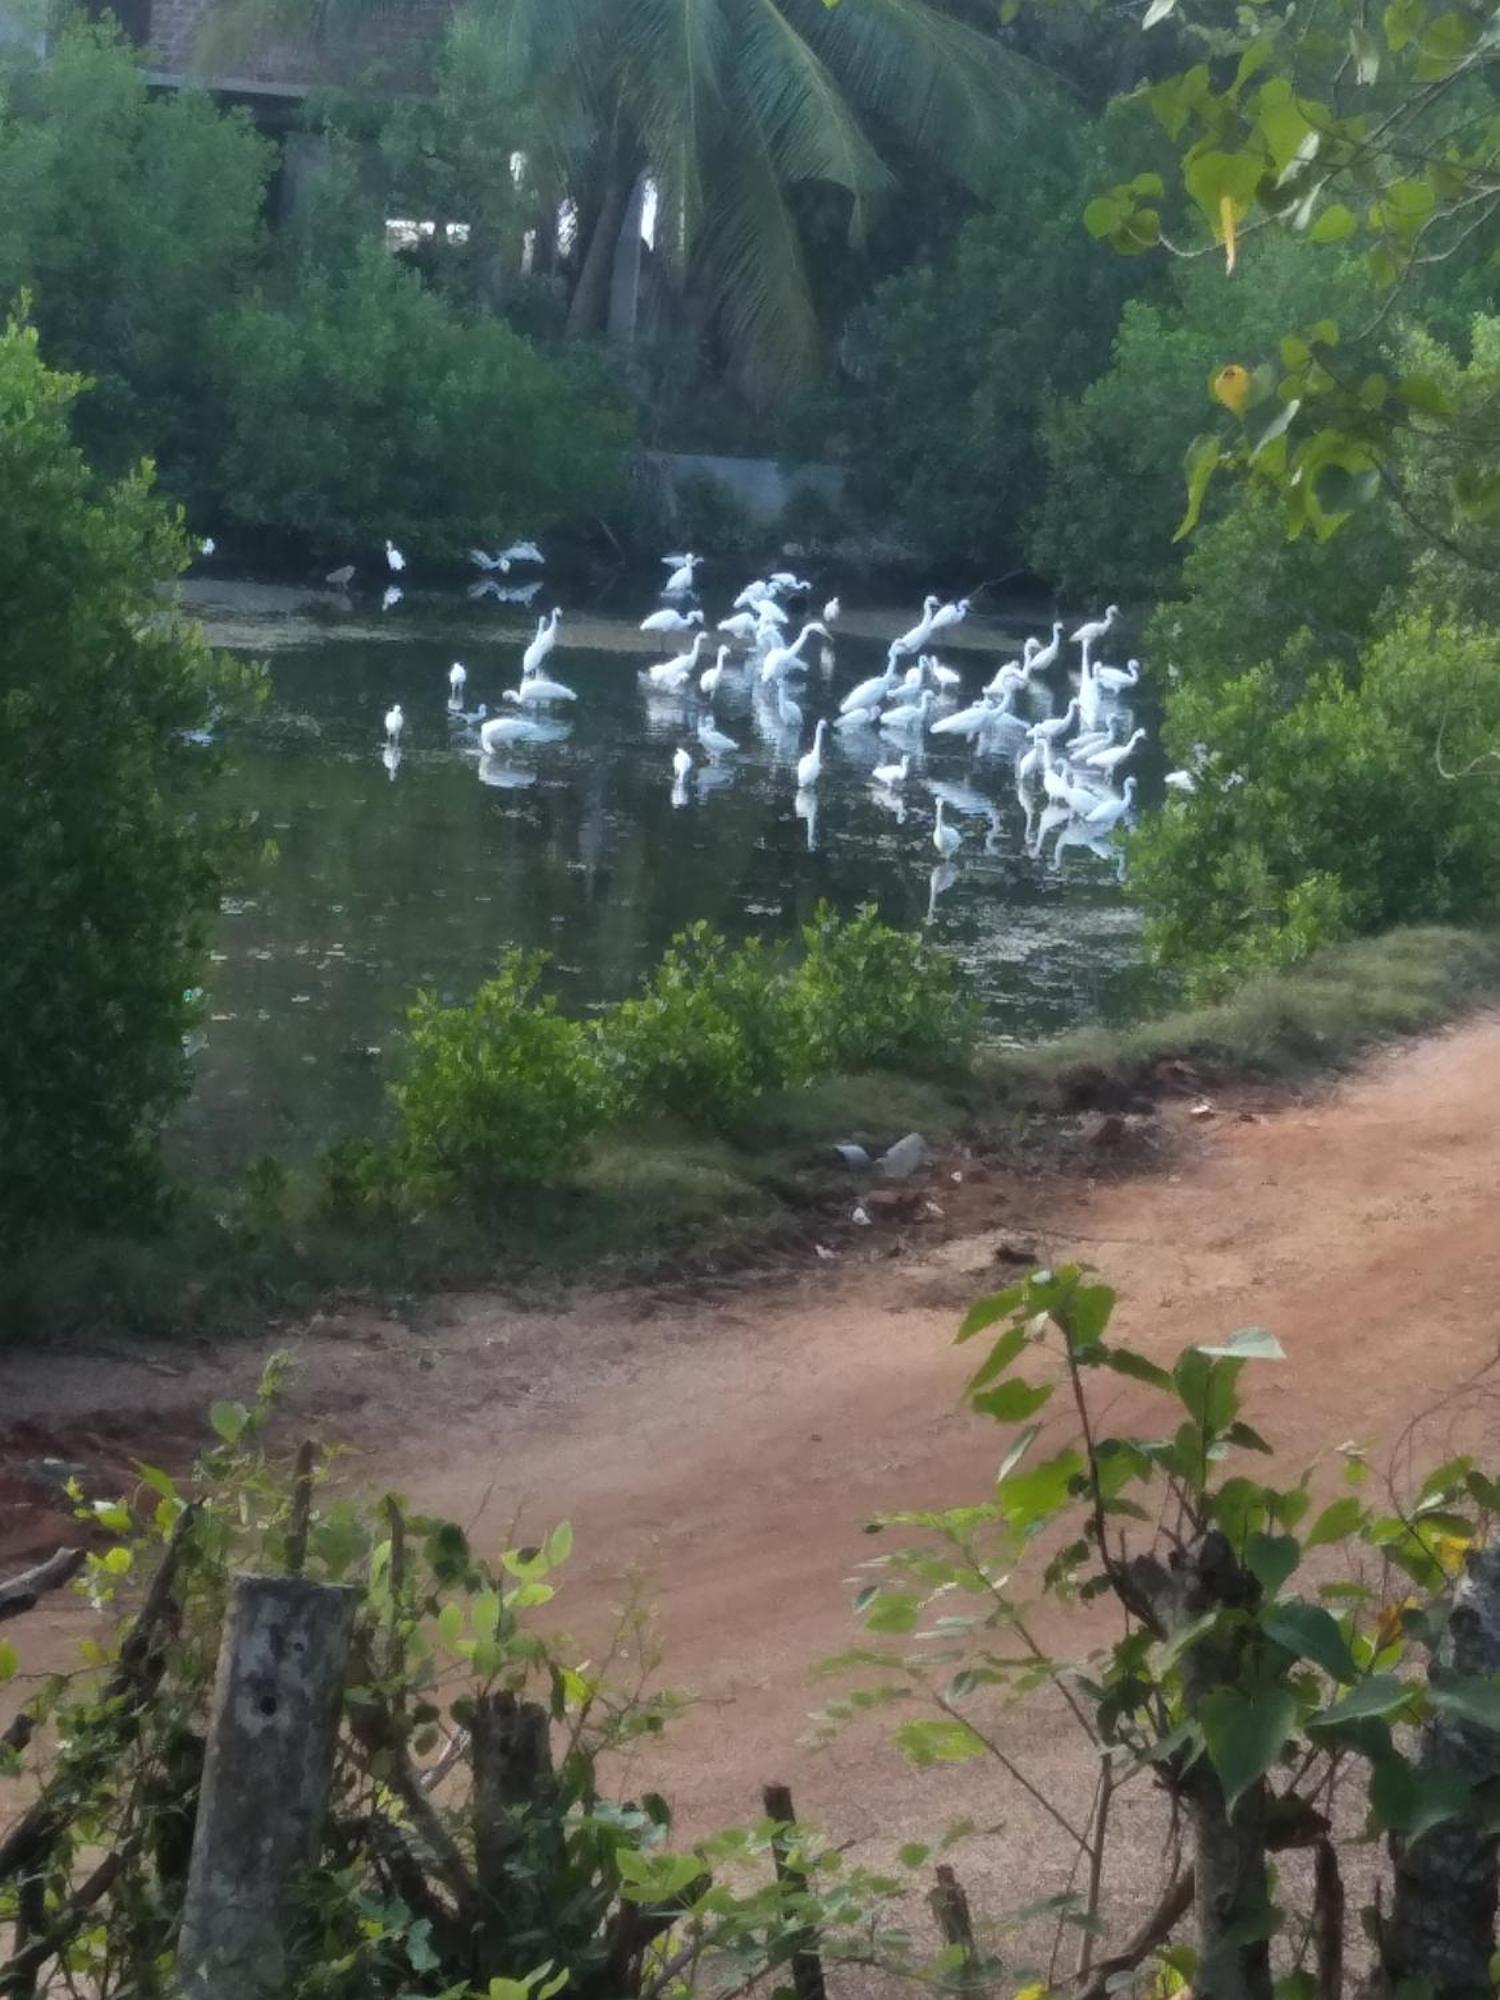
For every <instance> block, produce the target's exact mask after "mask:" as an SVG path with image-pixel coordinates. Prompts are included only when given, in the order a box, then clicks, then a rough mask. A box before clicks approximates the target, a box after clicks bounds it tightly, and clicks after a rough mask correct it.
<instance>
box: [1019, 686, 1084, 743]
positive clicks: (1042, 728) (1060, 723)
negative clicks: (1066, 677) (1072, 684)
mask: <svg viewBox="0 0 1500 2000" xmlns="http://www.w3.org/2000/svg"><path fill="white" fill-rule="evenodd" d="M1077 720H1078V697H1077V696H1076V695H1075V696H1074V697H1073V699H1072V700H1071V701H1070V702H1069V703H1068V705H1067V707H1066V708H1065V709H1064V710H1063V712H1062V714H1061V715H1049V716H1048V717H1047V719H1046V721H1045V722H1039V723H1037V724H1036V725H1035V727H1034V728H1033V730H1032V732H1031V733H1032V735H1033V736H1045V737H1046V739H1047V741H1048V742H1049V743H1055V742H1056V741H1057V739H1058V737H1059V736H1066V735H1067V733H1068V731H1069V730H1070V729H1071V728H1072V727H1073V724H1074V723H1075V722H1076V721H1077Z"/></svg>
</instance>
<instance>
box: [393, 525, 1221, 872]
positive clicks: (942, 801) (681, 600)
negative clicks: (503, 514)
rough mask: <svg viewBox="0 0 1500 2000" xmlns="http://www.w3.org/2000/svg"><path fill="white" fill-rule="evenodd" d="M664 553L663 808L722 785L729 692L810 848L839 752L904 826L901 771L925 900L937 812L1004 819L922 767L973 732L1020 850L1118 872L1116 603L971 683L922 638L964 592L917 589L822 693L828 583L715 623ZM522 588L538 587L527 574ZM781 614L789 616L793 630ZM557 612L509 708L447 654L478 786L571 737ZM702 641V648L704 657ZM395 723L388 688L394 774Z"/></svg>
mask: <svg viewBox="0 0 1500 2000" xmlns="http://www.w3.org/2000/svg"><path fill="white" fill-rule="evenodd" d="M386 557H387V562H388V564H389V566H390V568H391V571H392V573H393V574H396V573H399V571H400V570H401V569H402V568H404V566H405V564H404V558H403V557H402V555H401V552H400V550H399V549H397V548H395V546H394V545H393V544H387V549H386ZM471 559H472V561H473V562H474V564H475V565H476V567H478V568H480V569H481V570H482V571H483V572H484V573H485V581H486V582H487V583H491V582H493V579H494V578H495V576H496V575H503V574H506V573H507V572H508V571H509V570H510V568H511V566H512V565H513V564H515V563H529V564H540V563H541V562H542V561H543V557H542V552H541V550H540V549H539V548H538V547H537V546H536V544H535V543H534V542H529V541H528V542H516V543H514V544H512V545H511V547H510V548H508V549H504V550H501V551H500V552H498V553H497V554H495V555H490V554H488V553H486V552H485V551H484V550H482V549H475V550H473V551H471ZM662 561H663V563H664V564H665V565H666V567H667V569H668V571H669V574H668V577H667V581H666V583H665V585H664V586H663V588H662V591H661V597H662V599H663V604H662V606H661V608H659V609H656V610H653V611H651V612H650V613H649V614H648V615H647V616H646V617H645V618H644V619H643V620H642V621H641V625H640V629H641V630H642V631H643V632H646V633H649V634H653V635H662V636H664V637H671V638H676V639H679V640H683V641H687V642H688V643H687V644H686V646H685V649H684V650H682V651H679V652H676V653H673V654H671V655H669V656H667V657H665V658H663V659H660V660H657V661H655V662H653V663H652V664H650V665H648V666H646V667H644V668H642V669H641V671H640V676H639V678H640V684H641V689H642V693H643V697H644V699H645V701H646V704H647V708H648V713H649V714H650V716H651V719H652V720H653V722H654V723H655V724H656V726H657V728H658V730H670V729H674V728H675V729H680V731H681V733H682V738H683V740H681V741H679V743H678V745H677V747H676V748H675V750H674V752H673V755H672V759H671V778H670V782H671V799H672V803H673V805H674V806H678V807H682V806H687V805H688V804H689V803H690V802H691V801H692V799H693V796H694V793H695V792H696V793H697V795H698V797H699V798H700V799H701V798H704V797H706V796H707V795H708V794H709V793H710V792H712V791H713V790H714V789H716V788H717V787H718V786H719V785H721V784H723V783H726V782H729V781H730V779H731V777H732V772H733V767H734V763H735V760H736V759H737V758H738V757H739V755H740V751H741V736H742V735H743V725H741V724H737V725H736V726H737V727H739V728H740V731H741V735H740V736H737V735H732V734H730V732H729V730H728V729H726V728H725V727H724V726H723V722H722V721H721V705H722V704H724V703H726V702H728V701H733V702H734V703H735V705H736V708H737V710H738V711H739V712H742V713H745V714H747V715H748V721H749V726H750V727H751V728H752V729H753V730H754V731H755V732H756V734H757V735H758V736H759V737H760V738H761V739H762V741H763V742H764V743H765V744H766V745H767V746H768V747H769V749H770V751H771V754H772V759H773V762H774V763H777V764H784V765H785V766H786V767H787V768H788V769H789V771H790V773H791V774H793V775H794V776H795V795H794V810H795V812H796V814H797V816H798V818H799V819H801V820H802V821H803V822H804V824H805V826H806V830H807V842H808V846H809V847H816V845H817V844H818V838H819V834H818V801H819V787H820V785H821V783H822V781H823V779H824V777H825V774H826V773H827V771H828V770H829V767H830V765H831V763H832V762H833V761H834V760H835V759H837V760H838V761H839V762H841V763H844V764H846V765H852V766H854V767H855V768H856V769H858V768H861V767H862V768H863V770H864V771H865V773H866V775H867V778H868V785H869V792H870V795H871V797H872V798H873V799H874V800H875V801H876V803H877V804H879V805H880V806H881V807H883V808H884V809H885V810H887V811H888V812H890V813H892V814H893V816H894V817H895V818H896V820H897V821H898V822H899V823H903V824H904V823H905V820H906V818H907V816H908V811H909V799H910V796H911V789H912V782H913V780H914V779H917V780H921V781H922V782H924V783H925V789H926V792H927V794H928V795H929V797H930V798H931V801H932V811H933V817H932V823H931V829H930V839H931V845H932V848H933V850H934V851H935V853H936V856H937V865H936V867H935V868H934V870H933V881H932V895H933V898H934V900H935V899H936V897H937V896H938V895H939V894H940V893H941V892H942V890H943V889H944V888H946V887H947V886H948V885H949V883H951V881H952V880H953V879H954V878H955V867H954V864H955V860H956V857H957V856H958V855H959V852H960V850H961V849H962V848H963V847H964V845H965V842H966V840H967V838H968V836H967V835H966V834H965V832H963V831H962V830H961V829H960V827H959V826H957V825H955V824H954V820H953V818H952V817H950V815H956V816H958V817H959V818H960V819H962V818H964V817H966V816H969V815H975V814H977V815H981V816H983V817H985V818H986V819H987V820H988V822H989V828H988V832H987V834H986V836H985V838H984V845H985V848H986V849H987V850H989V851H994V846H995V843H996V841H997V839H998V833H999V826H1000V812H999V807H998V805H997V803H996V801H995V799H994V798H993V797H992V796H991V795H990V793H989V792H987V791H985V790H981V789H979V788H978V786H976V785H973V784H968V783H953V782H950V781H947V780H944V779H941V778H937V777H930V778H925V780H923V779H922V765H923V763H924V761H925V755H926V746H927V743H928V741H929V739H932V740H934V741H940V740H942V739H957V740H958V741H961V742H967V743H968V745H969V746H970V751H971V755H972V757H973V759H974V761H975V765H976V767H989V768H992V767H993V766H994V765H995V764H997V763H999V764H1004V765H1006V766H1008V767H1009V775H1010V779H1011V782H1012V783H1013V785H1014V790H1015V794H1016V797H1017V799H1018V801H1019V804H1020V806H1021V809H1022V811H1023V813H1024V815H1025V821H1026V833H1025V845H1026V849H1027V852H1028V853H1029V854H1030V855H1031V856H1032V857H1034V858H1041V857H1043V856H1044V854H1045V852H1046V843H1047V842H1048V840H1049V839H1051V840H1052V842H1053V845H1052V850H1051V861H1052V865H1053V866H1054V867H1057V866H1060V865H1061V860H1062V856H1063V854H1064V853H1065V852H1066V850H1068V849H1069V848H1082V849H1084V850H1086V851H1087V852H1090V853H1092V854H1094V855H1095V856H1097V857H1099V858H1101V859H1105V860H1108V861H1110V862H1112V863H1113V864H1114V865H1115V867H1116V869H1117V871H1121V870H1122V869H1123V855H1122V852H1121V850H1120V849H1119V848H1118V846H1117V845H1116V844H1115V842H1114V835H1115V832H1116V829H1117V828H1118V827H1120V826H1121V825H1122V824H1123V823H1125V822H1127V821H1128V819H1129V817H1130V815H1131V812H1132V809H1133V805H1134V800H1135V792H1136V780H1135V778H1134V777H1133V776H1131V775H1129V774H1127V772H1126V770H1125V766H1126V765H1128V764H1129V763H1130V761H1131V760H1132V758H1134V756H1135V755H1136V753H1137V751H1138V750H1139V748H1140V746H1141V745H1142V744H1143V743H1144V742H1145V741H1146V738H1147V732H1146V731H1145V730H1144V729H1141V728H1132V727H1131V722H1132V716H1131V712H1130V708H1129V706H1128V698H1129V696H1130V694H1131V692H1132V690H1133V689H1134V688H1135V687H1136V686H1137V685H1138V683H1139V681H1140V678H1141V667H1140V662H1139V661H1138V660H1134V659H1132V660H1129V661H1128V662H1127V663H1126V664H1125V665H1124V666H1123V667H1116V666H1110V665H1107V664H1105V663H1104V662H1103V661H1102V660H1100V659H1099V658H1098V657H1097V652H1098V649H1099V647H1100V646H1101V645H1102V644H1103V642H1105V641H1106V640H1107V639H1108V637H1109V635H1110V634H1111V633H1112V632H1113V630H1114V629H1115V626H1116V624H1117V622H1118V621H1119V617H1120V613H1119V609H1118V607H1117V606H1116V605H1113V604H1112V605H1110V606H1109V607H1108V609H1107V610H1106V611H1105V613H1104V615H1103V616H1102V617H1100V618H1094V619H1090V620H1088V621H1087V622H1085V623H1084V624H1082V625H1080V626H1079V627H1078V628H1077V629H1076V630H1075V631H1074V632H1073V633H1072V634H1071V636H1070V637H1069V638H1068V639H1067V640H1066V646H1067V648H1068V649H1069V651H1068V652H1067V653H1066V654H1065V651H1064V647H1065V639H1064V626H1063V624H1062V623H1061V622H1057V623H1055V624H1054V625H1053V627H1052V632H1051V636H1050V638H1049V639H1047V640H1045V641H1044V640H1041V639H1038V638H1028V639H1027V640H1026V641H1025V643H1024V646H1023V648H1022V650H1021V653H1020V656H1019V657H1018V658H1014V659H1007V660H1004V661H1002V662H1001V663H1000V664H999V665H998V667H996V668H995V670H994V671H993V673H990V674H989V675H988V678H986V679H985V680H984V682H983V685H982V686H979V687H977V688H976V687H972V686H970V687H967V688H966V686H965V673H964V672H963V671H962V670H961V669H960V668H958V667H956V666H953V665H951V664H949V663H947V662H945V661H943V660H942V659H940V658H939V657H938V655H937V652H936V651H935V650H934V649H935V647H936V645H937V644H939V643H940V642H941V635H942V634H943V633H945V632H948V631H951V630H952V629H953V628H954V627H956V626H958V625H961V624H962V623H963V621H964V620H965V618H966V617H967V616H968V613H969V602H968V600H967V599H966V598H960V599H958V600H957V601H956V602H951V603H944V602H943V601H942V600H940V599H939V598H938V597H936V596H929V597H928V598H927V599H926V600H925V602H924V604H923V607H922V614H921V616H920V618H918V619H917V621H916V622H915V623H914V624H913V625H912V626H911V627H910V628H909V629H908V630H907V631H904V632H902V633H901V634H900V635H899V636H898V637H897V638H895V639H894V640H892V641H891V643H890V646H889V649H888V651H887V655H886V663H885V668H884V670H883V671H882V672H881V673H879V674H875V675H872V676H871V677H870V678H868V679H866V680H863V681H861V682H859V683H858V685H857V686H855V687H852V688H851V689H850V690H849V691H848V693H847V694H845V695H844V697H843V698H842V700H841V701H839V702H838V703H837V706H836V707H835V706H834V704H833V702H832V697H831V694H828V695H825V694H824V684H825V683H826V681H827V679H828V677H829V676H831V674H832V672H833V667H834V653H833V648H834V642H835V631H836V628H837V626H838V624H839V620H840V617H841V615H842V607H841V605H840V602H839V599H838V598H837V597H833V598H830V599H829V600H828V601H827V603H826V604H824V606H823V608H822V613H821V616H818V617H811V616H808V615H807V612H808V609H809V606H810V603H811V600H812V595H813V592H812V586H811V584H810V583H809V582H808V581H807V580H806V579H805V578H802V577H798V576H797V575H795V574H794V573H792V572H791V571H789V570H778V571H776V572H774V573H772V574H770V575H767V576H765V577H760V578H757V579H755V580H754V581H753V582H751V583H748V584H747V585H746V586H745V588H744V589H743V590H741V591H740V593H739V594H738V596H737V597H736V598H735V599H734V602H733V604H732V606H731V607H730V609H729V610H728V612H727V613H726V615H725V616H724V617H723V618H721V619H719V620H718V621H717V622H716V624H715V626H714V627H713V628H712V629H710V627H709V624H708V614H707V613H706V612H705V611H704V610H703V609H702V607H701V605H700V604H699V603H698V602H697V601H696V600H697V591H696V573H697V571H698V568H699V566H700V565H701V563H702V561H703V558H702V557H701V556H698V555H696V554H694V553H693V552H692V551H686V552H684V553H681V554H674V555H669V556H664V557H663V558H662ZM523 588H524V590H525V592H526V593H528V595H534V594H535V592H536V591H537V590H538V589H539V588H540V584H539V583H528V584H527V585H525V586H524V587H523ZM794 623H796V624H797V625H798V627H799V629H797V631H796V636H795V637H792V636H791V633H792V628H793V625H794ZM561 624H562V613H561V611H559V610H554V611H552V612H551V614H550V615H549V616H547V617H543V618H540V619H539V620H538V622H537V628H536V633H535V636H534V637H533V638H532V639H531V641H530V643H529V644H528V645H527V647H526V649H525V652H524V653H523V655H522V659H521V676H520V680H519V682H518V684H517V685H516V686H515V687H513V688H508V689H506V691H505V693H504V695H503V697H502V699H503V701H504V702H505V704H506V705H507V706H506V708H505V710H504V712H502V713H499V714H495V715H491V714H490V713H489V712H488V711H487V709H486V708H484V707H483V706H480V707H479V708H477V709H475V710H474V711H473V712H472V713H466V712H465V711H464V706H463V704H464V695H465V688H466V684H467V680H468V675H467V671H466V669H465V668H464V666H463V665H462V663H461V662H458V661H455V662H454V663H453V665H452V666H451V667H450V668H449V669H448V675H447V681H448V686H447V696H448V710H449V713H450V715H451V716H453V717H454V718H456V719H458V720H460V721H462V722H463V723H465V724H467V725H469V726H471V727H472V728H473V730H474V734H475V740H476V742H477V747H478V750H479V754H480V776H481V778H487V779H488V781H489V782H503V777H497V776H496V775H495V774H494V771H493V768H492V770H491V772H490V773H488V774H487V771H486V765H489V766H491V767H493V766H494V764H495V760H496V759H497V758H498V756H499V755H500V753H502V752H504V751H506V750H508V749H509V748H511V747H512V746H514V745H518V744H526V743H545V742H548V741H556V740H558V739H559V738H561V737H563V736H565V735H566V734H567V733H568V730H567V727H566V725H565V724H564V723H563V722H561V721H560V720H559V719H558V714H557V711H559V710H560V709H563V708H565V707H566V706H567V705H568V704H570V703H573V702H575V701H576V700H577V698H578V697H577V694H576V692H575V690H574V689H572V688H571V687H569V686H567V684H566V683H565V682H563V681H560V680H558V679H556V678H555V677H554V675H553V674H552V672H551V671H550V662H551V657H552V655H553V653H554V651H555V649H556V648H557V646H558V643H559V633H560V628H561ZM814 639H816V640H818V641H819V646H818V650H817V655H816V659H815V660H814V658H813V657H811V656H810V654H809V647H810V644H811V642H812V641H813V640H814ZM710 648H712V650H713V658H712V659H711V660H710V659H708V658H707V657H706V656H707V654H708V652H709V649H710ZM1075 654H1076V666H1074V665H1073V660H1074V657H1075ZM815 666H816V669H817V672H816V673H815V672H814V667H815ZM1070 682H1071V685H1069V683H1070ZM1054 686H1060V687H1062V688H1063V689H1064V691H1065V693H1064V699H1063V701H1062V703H1061V706H1058V705H1057V704H1056V703H1055V702H1054V700H1053V694H1052V690H1053V688H1054ZM815 701H816V705H818V706H820V707H822V708H823V709H824V711H825V712H824V713H821V714H818V715H816V716H814V715H812V714H810V713H809V710H810V709H811V708H812V707H813V706H814V705H815ZM404 728H405V715H404V713H403V711H402V708H401V705H400V703H399V702H397V703H395V704H394V705H393V706H392V707H391V709H390V710H389V712H388V713H387V715H386V717H385V734H386V744H385V753H384V754H385V761H386V765H387V769H388V770H390V772H391V774H392V776H394V775H395V770H396V766H397V764H398V763H399V760H400V752H401V738H402V733H403V730H404ZM1167 783H1168V784H1169V785H1170V786H1172V787H1174V788H1175V789H1178V790H1183V791H1187V790H1191V789H1192V788H1193V779H1192V777H1191V775H1190V774H1189V773H1187V772H1185V771H1179V772H1173V773H1171V774H1170V776H1169V777H1168V779H1167ZM991 790H993V786H992V787H991Z"/></svg>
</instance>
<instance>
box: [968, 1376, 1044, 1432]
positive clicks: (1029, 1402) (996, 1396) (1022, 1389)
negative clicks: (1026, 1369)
mask: <svg viewBox="0 0 1500 2000" xmlns="http://www.w3.org/2000/svg"><path fill="white" fill-rule="evenodd" d="M1055 1387H1056V1384H1055V1383H1052V1382H1039V1383H1031V1382H1002V1383H1001V1384H1000V1386H999V1388H998V1389H989V1390H986V1391H985V1393H984V1394H983V1395H979V1396H971V1397H970V1398H969V1404H970V1407H971V1408H972V1409H974V1410H977V1411H978V1412H979V1414H980V1415H981V1416H985V1417H993V1418H994V1419H995V1421H996V1422H997V1423H1002V1424H1015V1423H1020V1422H1021V1421H1022V1420H1023V1419H1024V1418H1026V1417H1034V1416H1035V1415H1036V1413H1037V1411H1038V1410H1040V1409H1041V1408H1042V1407H1043V1406H1044V1405H1045V1404H1047V1403H1049V1402H1050V1401H1051V1400H1052V1393H1053V1390H1054V1389H1055Z"/></svg>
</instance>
